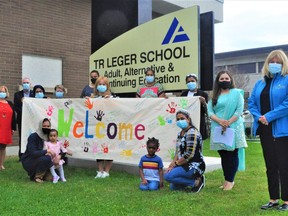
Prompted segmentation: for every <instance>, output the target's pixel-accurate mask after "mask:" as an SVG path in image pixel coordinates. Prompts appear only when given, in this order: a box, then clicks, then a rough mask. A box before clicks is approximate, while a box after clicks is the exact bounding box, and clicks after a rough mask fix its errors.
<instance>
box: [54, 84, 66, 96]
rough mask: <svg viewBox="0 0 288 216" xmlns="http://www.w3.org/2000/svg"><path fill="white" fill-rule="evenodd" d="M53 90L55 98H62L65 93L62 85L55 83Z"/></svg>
mask: <svg viewBox="0 0 288 216" xmlns="http://www.w3.org/2000/svg"><path fill="white" fill-rule="evenodd" d="M54 92H55V97H56V98H57V99H61V98H64V95H65V93H66V91H65V88H64V86H63V85H56V86H55V88H54Z"/></svg>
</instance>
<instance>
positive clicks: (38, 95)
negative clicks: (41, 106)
mask: <svg viewBox="0 0 288 216" xmlns="http://www.w3.org/2000/svg"><path fill="white" fill-rule="evenodd" d="M35 98H44V94H43V92H37V93H36V94H35Z"/></svg>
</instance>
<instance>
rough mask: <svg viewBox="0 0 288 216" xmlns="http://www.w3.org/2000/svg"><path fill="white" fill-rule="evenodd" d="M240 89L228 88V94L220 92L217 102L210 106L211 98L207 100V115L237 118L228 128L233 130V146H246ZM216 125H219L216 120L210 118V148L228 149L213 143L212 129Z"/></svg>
mask: <svg viewBox="0 0 288 216" xmlns="http://www.w3.org/2000/svg"><path fill="white" fill-rule="evenodd" d="M241 91H243V90H240V89H230V91H229V93H228V94H222V95H220V96H219V97H218V101H217V104H216V105H215V106H214V107H213V106H212V99H211V100H209V102H208V115H209V117H211V116H212V115H216V116H217V117H218V118H221V119H226V120H228V119H230V118H231V117H232V116H236V117H237V118H238V120H237V121H235V122H233V123H232V124H231V125H230V128H233V129H234V130H235V148H243V147H247V142H246V137H245V130H244V121H243V118H242V113H243V109H244V98H243V95H242V94H241ZM216 126H220V125H219V124H218V123H217V122H215V121H213V120H212V119H211V136H210V148H211V150H228V149H226V148H225V146H224V145H219V144H214V143H213V137H214V133H213V131H214V129H215V127H216Z"/></svg>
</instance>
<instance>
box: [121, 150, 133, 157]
mask: <svg viewBox="0 0 288 216" xmlns="http://www.w3.org/2000/svg"><path fill="white" fill-rule="evenodd" d="M120 155H122V156H125V157H131V156H132V150H131V149H126V150H122V151H121V153H120Z"/></svg>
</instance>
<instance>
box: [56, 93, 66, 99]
mask: <svg viewBox="0 0 288 216" xmlns="http://www.w3.org/2000/svg"><path fill="white" fill-rule="evenodd" d="M55 95H56V97H57V98H63V96H64V92H56V93H55Z"/></svg>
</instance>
